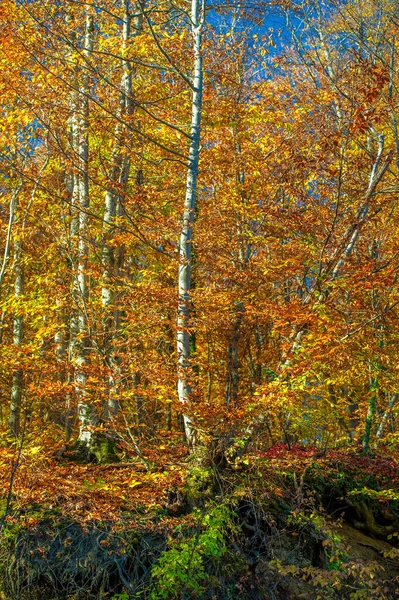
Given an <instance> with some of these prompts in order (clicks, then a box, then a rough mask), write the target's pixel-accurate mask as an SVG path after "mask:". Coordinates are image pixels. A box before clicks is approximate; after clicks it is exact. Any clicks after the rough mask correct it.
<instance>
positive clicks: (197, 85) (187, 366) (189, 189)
mask: <svg viewBox="0 0 399 600" xmlns="http://www.w3.org/2000/svg"><path fill="white" fill-rule="evenodd" d="M203 22H204V4H202V6H201V4H200V2H199V0H192V4H191V29H192V35H193V40H194V76H193V92H192V112H191V142H190V149H189V161H188V163H189V164H188V171H187V182H186V198H185V203H184V213H183V224H182V228H181V233H180V248H179V277H178V289H179V301H178V310H177V315H178V316H177V356H178V383H177V390H178V397H179V401H180V403H181V404H182V405H183V407H187V406H188V405H189V404H190V401H191V399H192V391H193V390H192V384H191V381H190V380H191V377H192V368H191V361H190V317H191V250H192V248H191V244H192V235H193V222H194V211H195V203H196V196H197V181H198V162H199V151H200V137H201V108H202V75H203V74H202V29H203ZM183 410H185V408H183ZM183 419H184V429H185V432H186V437H187V442H188V444H189V445H193V444H194V436H193V428H192V423H191V420H190V417H189V416H188V415H187V414H184V416H183Z"/></svg>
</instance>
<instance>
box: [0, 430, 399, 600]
mask: <svg viewBox="0 0 399 600" xmlns="http://www.w3.org/2000/svg"><path fill="white" fill-rule="evenodd" d="M41 442H42V443H43V440H41ZM49 447H51V445H50V444H49ZM52 448H54V446H52ZM142 452H143V455H144V456H145V460H146V463H147V465H151V468H150V469H146V468H145V467H144V465H143V463H142V462H141V461H140V460H139V459H138V458H137V456H133V455H131V456H129V455H128V454H126V453H125V454H124V455H123V456H122V457H121V461H120V462H118V463H113V464H108V465H107V464H105V465H99V464H87V465H83V464H76V463H75V462H73V461H71V454H70V453H69V452H68V450H66V451H65V450H60V451H59V452H58V453H57V452H54V450H52V452H48V453H46V452H45V448H44V447H43V446H42V445H33V443H32V442H30V443H29V444H27V445H26V447H25V448H23V449H22V450H21V451H20V450H18V448H16V449H15V450H10V449H9V448H1V449H0V483H1V488H2V499H1V508H2V513H4V511H6V516H5V519H4V522H3V524H2V525H3V527H2V531H1V540H0V585H1V586H2V588H3V592H2V594H3V595H2V596H0V597H1V598H5V599H7V600H11V599H14V598H18V600H28V599H29V600H35V598H41V600H58V599H60V600H61V599H63V600H89V599H90V600H97V599H103V598H108V599H113V600H129V599H131V598H132V599H140V600H142V599H145V598H148V599H151V600H162V599H165V600H173V599H176V600H177V599H181V600H183V599H189V598H193V599H197V598H204V599H209V600H211V599H212V600H233V599H234V600H235V599H237V600H263V599H264V600H269V599H270V600H289V599H292V600H294V599H295V600H296V599H299V598H308V599H314V600H324V599H325V600H328V599H331V600H336V599H337V600H338V599H340V598H343V599H346V598H347V599H349V600H362V599H364V600H366V599H378V600H382V599H386V600H391V599H392V600H393V599H394V598H396V597H399V550H398V545H399V544H398V536H399V465H398V462H397V460H396V459H395V458H394V457H392V456H390V455H389V453H385V454H384V455H382V454H378V455H369V456H363V455H362V454H361V452H360V451H358V450H343V449H342V450H330V451H326V452H324V453H323V452H321V453H318V452H316V451H315V450H314V449H313V448H307V449H305V448H299V447H293V448H288V447H287V446H285V445H283V444H279V445H277V446H274V447H273V448H270V449H268V450H266V451H261V450H259V449H252V450H251V451H250V452H248V453H247V454H245V455H244V456H241V457H239V458H237V457H236V458H235V459H234V460H232V461H231V462H228V461H227V463H226V464H224V465H223V468H222V467H221V466H220V465H219V466H217V465H212V464H210V465H208V466H206V467H204V466H198V464H196V463H195V460H193V459H192V457H191V458H190V457H189V453H188V450H187V447H186V446H185V445H184V444H182V443H181V438H180V437H178V436H176V437H175V438H174V439H173V438H172V441H170V442H169V443H168V445H167V446H166V445H162V444H157V445H155V444H147V445H145V444H143V447H142ZM11 478H13V485H12V490H11V491H10V480H11Z"/></svg>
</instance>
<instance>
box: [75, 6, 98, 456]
mask: <svg viewBox="0 0 399 600" xmlns="http://www.w3.org/2000/svg"><path fill="white" fill-rule="evenodd" d="M93 33H94V20H93V16H92V15H91V14H87V15H86V23H85V39H84V50H83V53H84V56H85V57H86V59H87V62H89V60H90V56H91V53H92V51H93ZM85 69H86V70H85V72H84V74H83V77H82V82H81V93H80V97H79V104H78V113H77V135H78V157H77V158H78V182H77V183H78V186H77V187H78V191H79V236H78V264H77V276H76V284H75V286H76V290H75V297H76V300H77V304H78V307H79V309H78V313H77V323H76V329H77V336H76V337H75V340H74V348H75V356H74V360H75V364H76V371H75V389H76V395H77V398H78V416H79V420H80V430H79V438H78V440H79V443H81V444H83V445H86V446H87V447H88V448H89V447H90V444H91V441H92V437H93V430H92V428H93V426H94V425H95V424H96V422H97V419H96V414H95V409H94V407H93V405H92V404H91V402H90V395H89V391H88V389H87V368H88V365H89V361H90V339H89V332H88V319H87V309H88V300H89V287H88V276H87V264H88V254H89V246H88V209H89V206H90V197H89V173H88V169H89V138H88V112H89V100H88V93H89V75H88V71H87V64H86V65H85Z"/></svg>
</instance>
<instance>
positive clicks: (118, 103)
mask: <svg viewBox="0 0 399 600" xmlns="http://www.w3.org/2000/svg"><path fill="white" fill-rule="evenodd" d="M193 6H194V4H193ZM197 13H198V14H197V16H196V17H195V15H194V17H193V14H194V13H191V14H189V13H188V12H187V7H186V5H185V4H184V3H183V2H181V1H180V0H179V1H177V2H166V3H164V4H160V3H156V2H150V1H148V2H147V1H145V0H144V2H137V3H136V2H130V1H129V0H123V1H121V2H113V1H112V2H111V1H109V0H101V1H98V2H93V3H91V2H89V3H79V2H73V1H69V0H66V1H64V2H61V3H58V2H46V1H42V0H39V1H20V2H17V3H16V2H14V1H11V0H3V2H2V3H1V6H0V36H1V37H0V39H1V42H0V67H1V68H0V85H1V89H2V94H1V101H0V102H1V118H0V186H1V196H2V199H1V205H0V239H1V256H0V427H1V432H2V439H3V443H2V449H1V452H0V455H1V461H2V462H1V468H2V472H1V477H2V481H3V483H4V487H5V495H4V497H6V496H7V494H8V500H7V508H6V512H8V509H9V506H10V501H11V498H12V497H19V498H20V502H21V504H22V505H24V504H26V505H32V504H40V505H46V506H50V507H51V506H53V505H56V504H63V505H64V508H65V511H66V512H67V513H68V514H70V515H75V516H76V515H80V517H81V518H82V520H83V521H84V520H90V519H96V518H98V519H101V518H103V516H104V511H105V512H106V513H108V516H109V517H110V518H111V517H112V518H113V519H114V520H115V521H116V520H117V518H118V517H117V515H118V514H120V511H121V510H127V508H126V506H127V505H128V504H129V503H133V504H134V503H137V502H138V500H139V498H141V500H140V502H142V503H143V504H145V503H146V504H148V505H150V504H151V503H153V504H157V505H158V504H159V505H160V506H161V505H162V502H163V501H164V499H165V496H164V494H165V492H164V490H165V489H173V490H175V489H177V488H178V487H179V486H181V485H183V484H184V482H185V481H186V479H185V478H186V470H187V463H186V460H187V456H188V455H189V454H191V455H193V454H194V456H195V457H197V458H196V459H191V460H197V459H198V456H200V459H198V460H199V462H201V461H202V464H203V465H205V466H206V467H209V466H210V465H213V467H215V468H218V469H220V470H223V469H232V470H233V471H234V472H241V470H242V469H245V468H246V466H247V467H248V466H249V463H251V464H252V462H256V461H262V460H269V461H271V462H273V460H275V459H278V460H279V468H281V469H283V467H282V466H281V465H282V462H284V460H285V458H284V457H285V454H286V453H288V459H287V460H288V462H289V463H291V464H292V465H294V466H295V464H296V461H297V460H299V458H301V460H302V459H303V460H304V461H305V462H304V465H303V469H304V468H305V467H306V465H307V462H306V461H308V462H309V461H310V462H312V461H314V460H315V459H314V458H313V457H314V456H316V455H317V453H318V452H325V453H326V454H327V455H329V454H328V453H329V452H332V453H333V454H331V458H330V459H328V460H329V461H330V462H329V463H328V464H329V468H330V466H331V464H332V462H334V461H339V460H342V461H344V462H345V463H348V464H349V467H348V469H349V470H350V469H351V468H352V467H351V466H350V465H351V464H352V463H351V461H352V459H353V456H355V457H357V458H356V461H357V463H356V464H358V465H359V469H362V468H363V466H364V468H369V466H370V460H373V459H372V458H370V457H369V456H368V455H369V454H370V452H377V453H378V456H379V457H380V458H379V459H378V460H380V461H381V465H383V470H384V473H385V471H386V472H387V473H388V471H389V473H391V471H390V469H392V470H393V471H392V473H394V474H393V475H392V473H391V475H392V479H393V480H394V483H395V485H396V483H397V474H395V473H396V471H397V467H396V462H395V461H396V457H397V451H398V435H399V431H398V424H397V410H398V406H399V404H398V403H397V398H398V393H399V391H398V390H399V388H398V384H399V370H398V369H399V366H398V364H399V363H398V356H397V355H398V353H397V344H398V339H399V328H398V323H399V295H398V292H399V288H398V280H397V271H398V260H399V259H398V256H399V242H398V226H399V208H398V202H397V197H398V184H397V181H398V176H399V133H398V127H399V124H398V85H399V79H398V74H397V73H398V70H397V63H398V33H399V22H398V19H397V14H396V8H395V3H392V2H389V1H388V0H375V1H374V0H367V1H365V2H361V3H356V2H346V3H344V2H332V3H326V4H325V5H324V4H323V3H319V2H304V3H302V2H301V3H297V4H296V3H293V4H290V5H289V6H288V5H286V4H284V3H283V4H275V3H270V4H267V3H266V4H265V3H261V5H259V6H256V7H255V6H253V5H252V4H251V3H247V4H246V3H244V4H243V5H241V4H240V5H237V7H236V8H234V7H233V6H228V7H227V6H224V5H223V6H221V5H220V6H219V5H218V4H217V3H213V4H212V6H208V3H205V5H204V6H200V4H199V3H197ZM196 18H197V21H196V20H195V19H196ZM276 23H277V25H276ZM286 24H288V25H286ZM279 30H280V31H279ZM195 36H197V37H195ZM193 40H194V41H193ZM195 43H197V46H196V45H195ZM199 56H200V58H201V60H199ZM195 60H197V62H195ZM201 61H202V62H201ZM196 69H197V71H198V69H202V70H201V76H202V78H203V81H201V82H200V83H199V79H198V77H197V75H196V73H197V71H196ZM198 86H201V89H199V87H198ZM196 93H197V96H196ZM196 110H197V112H198V111H199V112H200V114H201V122H199V118H198V119H197V120H198V123H197V125H198V127H197V130H196V129H195V123H194V120H193V119H194V118H195V111H196ZM193 115H194V116H193ZM197 117H198V114H197ZM193 123H194V125H193ZM196 132H197V133H198V135H199V142H200V144H199V149H198V150H199V165H198V169H195V168H194V167H193V165H194V166H195V161H194V159H193V140H194V138H195V135H197V133H196ZM194 145H195V144H194ZM194 150H195V149H194ZM190 169H191V171H190ZM194 171H195V172H194ZM190 172H191V176H192V178H193V177H194V179H195V185H196V189H194V192H193V191H192V190H193V187H192V183H191V184H190ZM190 186H191V188H190ZM194 187H195V186H194ZM190 189H191V192H192V194H191V195H192V199H191V200H192V205H191V208H189V209H188V212H187V197H188V196H187V194H190ZM185 198H186V204H184V202H185V200H184V199H185ZM185 210H186V212H184V211H185ZM187 215H188V217H187ZM190 220H191V221H190ZM188 221H190V223H188ZM188 225H190V227H191V226H192V232H191V233H190V234H189V235H188V239H186V242H187V244H188V246H187V244H186V247H185V249H184V248H183V243H184V236H185V235H186V234H185V231H186V230H185V227H186V226H187V227H188ZM190 236H191V237H190ZM186 237H187V236H186ZM182 240H183V241H182ZM187 248H189V252H188V251H187ZM183 250H184V251H183ZM187 267H188V268H189V269H190V277H189V279H188V280H186V284H185V285H186V289H184V290H183V292H184V293H183V292H182V286H181V273H182V270H184V269H186V268H187ZM187 281H188V283H187ZM179 336H180V337H179ZM184 336H185V340H186V342H184V340H183V342H184V343H186V347H185V351H187V357H184V360H182V355H181V353H182V350H181V348H182V343H183V342H181V339H182V338H184ZM179 340H180V341H179ZM184 343H183V345H184ZM182 389H184V393H181V390H182ZM177 390H179V393H178V391H177ZM301 453H302V454H301ZM334 453H335V454H334ZM362 453H363V454H364V457H363V458H360V456H361V454H362ZM283 455H284V456H283ZM382 455H384V456H385V458H382V457H381V456H382ZM339 457H341V458H339ZM345 457H346V458H345ZM348 457H349V458H348ZM361 460H364V461H365V462H364V465H363V463H361ZM384 461H386V462H384ZM310 462H309V464H310ZM98 464H101V465H102V466H101V467H99V466H98ZM126 464H134V465H135V467H134V470H133V471H129V474H126V473H125V471H124V469H125V465H126ZM57 465H58V466H57ZM118 465H119V466H118ZM362 465H363V466H362ZM370 468H371V467H370ZM381 468H382V467H381ZM101 469H103V471H102V470H101ZM303 469H302V471H301V472H300V473H299V475H297V477H298V478H299V479H300V477H301V473H303ZM306 469H307V467H306ZM306 472H307V471H306ZM391 475H389V474H388V475H387V478H388V479H389V477H391ZM395 478H396V479H395ZM50 481H51V483H49V482H50ZM10 482H11V483H10ZM280 484H281V482H280V483H279V482H275V483H274V484H273V485H275V488H276V489H278V487H279V485H280ZM395 493H396V492H395ZM277 495H278V494H277ZM129 506H130V504H129ZM8 516H9V515H8ZM215 518H216V517H215ZM32 519H33V521H32ZM32 519H30V517H26V523H27V524H29V523H30V524H32V523H34V519H35V517H32ZM359 597H360V596H359ZM381 597H382V596H381Z"/></svg>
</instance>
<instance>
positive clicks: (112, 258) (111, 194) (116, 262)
mask: <svg viewBox="0 0 399 600" xmlns="http://www.w3.org/2000/svg"><path fill="white" fill-rule="evenodd" d="M122 5H123V10H124V15H123V46H122V53H123V58H122V70H123V75H122V81H121V86H120V97H119V109H118V117H119V119H123V117H124V116H125V117H129V116H130V115H132V114H133V112H134V102H133V95H132V66H131V64H130V62H129V61H128V60H127V59H126V52H127V50H128V46H129V42H131V40H132V39H133V38H134V37H136V36H137V35H139V33H140V32H141V30H142V24H143V9H144V3H141V4H137V5H136V10H137V14H135V15H134V16H132V14H131V10H130V2H129V0H122ZM132 21H133V22H132ZM123 136H124V131H123V126H122V124H121V122H120V121H119V120H118V123H117V125H116V128H115V140H114V148H113V152H112V166H111V172H110V179H109V186H108V189H107V191H106V193H105V203H104V226H103V229H104V245H103V254H102V261H103V284H102V305H103V307H104V331H105V336H106V339H105V360H106V364H107V366H108V369H109V398H108V413H109V414H111V415H113V414H116V413H117V411H118V407H119V400H118V398H119V381H120V378H121V370H120V360H119V358H118V356H117V349H116V345H117V339H116V338H117V337H118V332H117V330H118V327H119V321H120V317H119V312H120V311H119V308H118V307H117V305H116V304H117V300H118V299H117V298H116V295H115V278H116V275H117V271H118V270H120V268H121V266H122V265H121V262H122V261H123V249H122V248H115V247H114V245H113V244H112V238H113V236H114V231H115V219H116V218H117V216H118V213H120V212H121V210H120V209H121V197H120V190H121V188H122V189H126V186H127V183H128V179H129V173H130V158H129V157H128V156H123V151H122V147H123Z"/></svg>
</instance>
